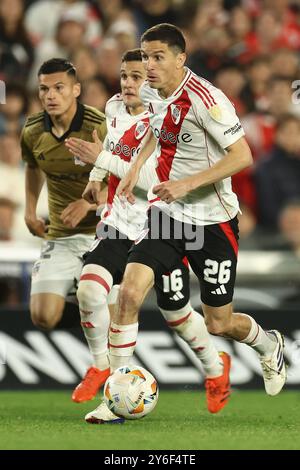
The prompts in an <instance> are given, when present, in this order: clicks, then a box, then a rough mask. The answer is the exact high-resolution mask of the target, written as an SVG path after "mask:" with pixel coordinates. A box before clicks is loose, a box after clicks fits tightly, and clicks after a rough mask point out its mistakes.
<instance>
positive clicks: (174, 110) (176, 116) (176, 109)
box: [171, 104, 181, 126]
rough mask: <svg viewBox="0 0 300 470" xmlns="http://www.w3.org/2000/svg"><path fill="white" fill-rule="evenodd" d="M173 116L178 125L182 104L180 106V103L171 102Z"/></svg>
mask: <svg viewBox="0 0 300 470" xmlns="http://www.w3.org/2000/svg"><path fill="white" fill-rule="evenodd" d="M171 116H172V119H173V122H174V124H175V125H176V126H177V124H178V123H179V121H180V117H181V106H178V104H171Z"/></svg>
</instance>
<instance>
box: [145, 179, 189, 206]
mask: <svg viewBox="0 0 300 470" xmlns="http://www.w3.org/2000/svg"><path fill="white" fill-rule="evenodd" d="M191 189H192V188H191V185H190V181H189V178H184V179H182V180H179V181H164V182H163V183H160V184H157V185H156V186H154V188H153V189H152V192H153V193H154V194H156V195H157V196H158V197H160V199H161V200H162V201H164V202H166V203H167V204H170V203H171V202H173V201H176V199H181V198H182V197H184V196H186V195H187V193H188V192H190V191H191Z"/></svg>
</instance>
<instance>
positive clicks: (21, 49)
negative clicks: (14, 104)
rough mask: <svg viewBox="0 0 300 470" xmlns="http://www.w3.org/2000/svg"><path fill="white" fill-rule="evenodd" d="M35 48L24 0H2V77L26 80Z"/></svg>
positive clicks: (0, 31)
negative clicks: (26, 20)
mask: <svg viewBox="0 0 300 470" xmlns="http://www.w3.org/2000/svg"><path fill="white" fill-rule="evenodd" d="M33 60H34V49H33V46H32V44H31V42H30V39H29V36H28V34H27V31H26V29H25V26H24V4H23V0H1V1H0V79H2V80H5V81H9V80H19V81H20V82H24V81H26V79H27V76H28V74H29V71H30V67H31V65H32V63H33Z"/></svg>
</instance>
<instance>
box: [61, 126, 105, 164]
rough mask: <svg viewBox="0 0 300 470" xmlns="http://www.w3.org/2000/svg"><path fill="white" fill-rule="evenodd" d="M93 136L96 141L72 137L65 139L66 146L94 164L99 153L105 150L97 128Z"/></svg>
mask: <svg viewBox="0 0 300 470" xmlns="http://www.w3.org/2000/svg"><path fill="white" fill-rule="evenodd" d="M92 136H93V141H94V142H87V141H86V140H82V139H78V138H77V137H70V138H69V139H66V140H65V146H66V147H67V148H68V149H69V152H71V153H72V154H73V155H74V156H75V157H78V158H79V160H81V161H82V162H84V163H91V164H92V165H94V163H95V161H96V160H97V158H98V155H99V153H100V152H102V150H103V144H102V142H101V140H100V139H99V137H98V134H97V131H96V129H94V130H93V134H92Z"/></svg>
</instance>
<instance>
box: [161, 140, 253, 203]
mask: <svg viewBox="0 0 300 470" xmlns="http://www.w3.org/2000/svg"><path fill="white" fill-rule="evenodd" d="M226 150H227V154H226V155H225V156H224V158H222V159H221V160H220V161H218V162H217V163H216V164H214V165H213V166H212V167H211V168H209V169H207V170H205V171H201V172H199V173H196V174H195V175H193V176H190V177H188V178H183V179H180V180H176V181H165V182H163V183H160V184H158V185H156V186H155V187H154V188H153V193H154V194H156V195H157V196H158V197H160V198H161V199H162V200H163V201H165V202H166V203H168V204H169V203H171V202H173V201H175V200H176V199H180V198H182V197H184V196H186V195H187V194H188V193H189V192H190V191H193V190H195V189H198V188H201V187H204V186H208V185H210V184H213V183H216V182H218V181H220V180H223V179H225V178H228V177H230V176H233V175H235V174H236V173H238V172H239V171H241V170H243V169H244V168H247V167H249V166H250V165H252V162H253V159H252V154H251V150H250V148H249V145H248V144H247V142H246V139H245V138H244V137H242V138H241V139H239V140H238V141H237V142H235V143H234V144H232V145H230V146H229V147H227V149H226Z"/></svg>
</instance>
